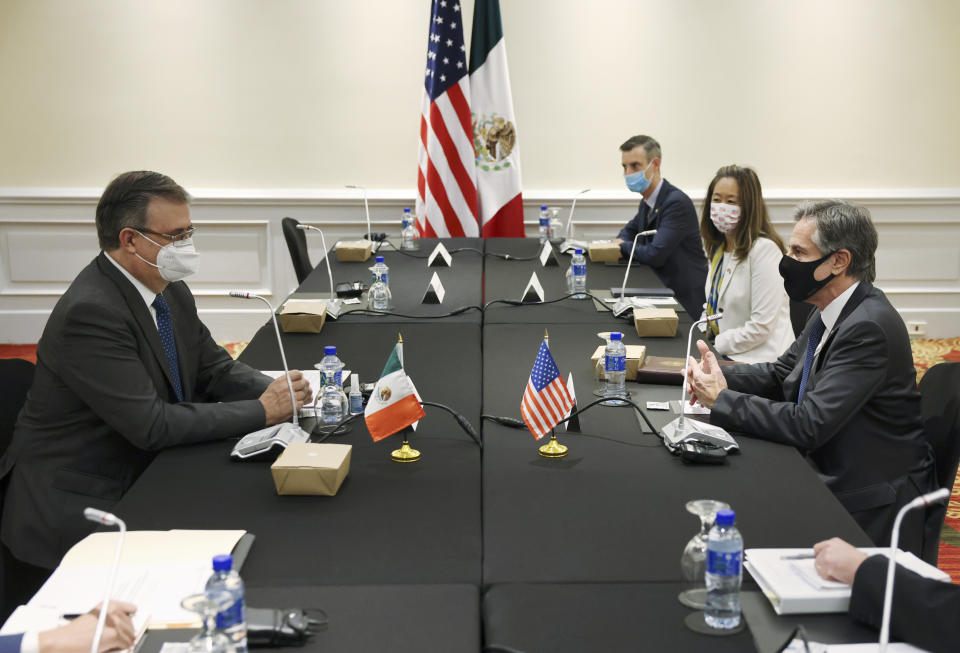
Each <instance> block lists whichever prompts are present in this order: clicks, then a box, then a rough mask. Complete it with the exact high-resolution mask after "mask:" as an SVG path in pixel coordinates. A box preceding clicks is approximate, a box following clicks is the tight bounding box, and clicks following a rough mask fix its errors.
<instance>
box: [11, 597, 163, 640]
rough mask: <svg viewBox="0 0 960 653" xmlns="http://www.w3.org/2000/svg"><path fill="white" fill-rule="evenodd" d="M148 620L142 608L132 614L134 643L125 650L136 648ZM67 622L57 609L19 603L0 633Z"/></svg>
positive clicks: (53, 626) (37, 628)
mask: <svg viewBox="0 0 960 653" xmlns="http://www.w3.org/2000/svg"><path fill="white" fill-rule="evenodd" d="M101 598H102V597H101ZM93 607H94V605H90V606H89V607H88V608H87V609H86V610H84V612H89V611H90V609H91V608H93ZM149 620H150V615H149V614H148V613H147V612H146V611H144V610H137V612H136V614H134V615H133V618H132V621H133V632H134V640H133V641H134V645H133V648H131V649H127V650H134V649H136V647H137V642H139V641H140V638H141V637H143V633H144V632H145V631H146V630H147V623H148V621H149ZM67 623H68V621H67V620H66V619H64V618H63V613H62V612H61V611H60V610H58V609H55V608H40V607H31V606H29V605H21V606H18V607H17V609H16V610H14V611H13V614H11V615H10V618H8V619H7V622H6V623H5V624H3V628H0V635H16V634H19V633H25V632H28V631H35V632H43V631H44V630H52V629H53V628H57V627H59V626H65V625H66V624H67Z"/></svg>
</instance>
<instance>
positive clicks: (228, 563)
mask: <svg viewBox="0 0 960 653" xmlns="http://www.w3.org/2000/svg"><path fill="white" fill-rule="evenodd" d="M231 569H233V556H232V555H230V554H229V553H224V554H221V555H218V556H213V570H214V571H230V570H231Z"/></svg>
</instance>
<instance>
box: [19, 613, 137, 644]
mask: <svg viewBox="0 0 960 653" xmlns="http://www.w3.org/2000/svg"><path fill="white" fill-rule="evenodd" d="M136 611H137V608H136V606H134V605H131V604H130V603H124V602H123V601H110V606H109V608H108V609H107V618H106V621H105V622H104V627H103V635H102V636H101V637H100V648H99V649H98V650H99V651H101V653H103V652H104V651H117V650H122V649H127V648H130V647H131V646H133V643H134V640H135V639H136V633H135V632H134V629H133V621H132V620H131V619H130V615H132V614H133V613H135V612H136ZM99 616H100V606H97V607H95V608H94V609H93V610H91V611H90V612H88V613H86V614H84V615H80V616H79V617H77V618H76V619H74V620H73V621H71V622H70V623H68V624H66V625H65V626H60V627H59V628H53V629H51V630H45V631H42V632H39V633H37V632H26V633H20V634H17V635H0V653H88V652H89V651H90V645H91V644H93V636H94V633H95V632H96V628H97V618H98V617H99Z"/></svg>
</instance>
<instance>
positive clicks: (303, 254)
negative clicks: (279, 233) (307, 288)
mask: <svg viewBox="0 0 960 653" xmlns="http://www.w3.org/2000/svg"><path fill="white" fill-rule="evenodd" d="M280 224H281V226H282V227H283V238H284V240H286V241H287V249H288V250H290V260H291V261H293V270H294V272H296V273H297V283H303V280H304V279H306V278H307V275H308V274H310V273H311V272H313V265H312V264H311V263H310V252H309V251H307V235H306V234H305V233H304V232H303V230H302V229H297V225H298V224H300V222H299V221H298V220H294V219H293V218H284V219H283V220H281V222H280Z"/></svg>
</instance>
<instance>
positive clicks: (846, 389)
mask: <svg viewBox="0 0 960 653" xmlns="http://www.w3.org/2000/svg"><path fill="white" fill-rule="evenodd" d="M818 316H819V313H818V312H815V313H814V317H813V318H811V321H810V322H808V323H807V326H806V328H805V329H804V331H803V332H802V333H801V334H800V337H799V338H798V339H797V340H796V341H795V342H794V343H793V345H791V346H790V348H789V349H788V350H787V351H786V352H785V353H784V354H783V355H782V356H781V357H780V358H779V359H777V360H776V361H775V362H773V363H760V364H757V365H734V366H732V367H729V368H724V370H723V374H724V376H725V377H726V379H727V384H728V386H729V389H728V390H724V391H723V392H721V393H720V395H719V397H718V398H717V401H716V403H715V404H714V406H713V409H712V411H711V415H710V421H711V422H712V423H713V424H717V425H719V426H722V427H724V428H727V429H731V430H736V431H742V432H744V433H746V434H748V435H751V436H753V437H758V438H763V439H765V440H772V441H774V442H782V443H784V444H790V445H793V446H795V447H797V448H798V449H799V450H800V451H801V452H803V453H804V454H805V455H806V456H807V460H808V461H809V462H810V464H811V465H812V466H813V468H814V469H815V470H816V471H817V472H818V473H819V474H820V476H821V478H823V480H824V482H825V483H826V484H827V486H828V487H829V488H830V489H831V490H832V491H833V492H834V494H835V495H836V496H837V498H838V499H839V500H840V503H842V504H843V505H844V507H845V508H846V509H847V510H848V511H849V512H850V513H851V515H853V517H854V519H856V520H857V522H858V523H859V524H860V526H861V527H862V528H863V529H864V530H865V531H866V532H867V534H868V535H869V536H870V537H871V538H872V539H873V541H874V542H876V543H877V544H878V545H882V546H885V545H887V544H888V543H889V540H890V532H891V529H892V526H893V519H894V517H895V516H896V513H897V510H899V509H900V507H901V506H903V504H905V503H906V502H907V501H909V500H911V499H913V498H915V497H917V496H919V495H920V494H922V493H924V492H928V491H932V490H933V489H934V488H935V480H934V468H933V456H932V453H931V451H930V447H929V445H928V444H927V442H926V440H925V439H924V436H923V422H922V420H921V416H920V393H919V392H918V391H917V383H916V369H915V368H914V366H913V354H912V352H911V350H910V339H909V336H908V335H907V329H906V326H905V325H904V323H903V319H902V318H901V317H900V315H899V314H898V313H897V311H896V310H895V309H894V308H893V306H891V305H890V302H889V301H887V298H886V296H885V295H884V294H883V292H882V291H880V290H879V289H877V288H874V287H873V286H872V285H870V284H869V283H867V282H860V285H859V286H858V287H857V288H856V290H855V291H854V292H853V295H852V296H851V297H850V300H849V301H848V302H847V304H846V305H845V306H844V308H843V311H842V312H841V313H840V317H839V318H838V319H837V323H836V324H835V325H834V327H833V330H832V331H831V332H830V334H829V335H828V336H826V342H825V343H824V345H823V348H822V349H821V351H820V355H819V357H818V358H817V361H816V363H815V365H814V369H813V370H812V371H811V374H810V378H809V379H808V381H807V388H806V391H805V393H804V398H803V402H802V403H801V404H799V405H798V404H797V395H798V394H799V386H800V377H801V374H802V371H803V362H804V357H805V352H806V348H807V339H808V334H809V332H810V325H811V324H812V323H813V319H815V318H816V317H818ZM922 522H923V513H922V511H914V512H913V513H910V514H909V515H908V516H907V518H906V519H904V523H903V529H902V531H901V537H900V546H901V547H902V548H904V549H906V550H909V551H912V552H913V553H916V554H917V555H919V554H920V546H922V543H923V525H922Z"/></svg>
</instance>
